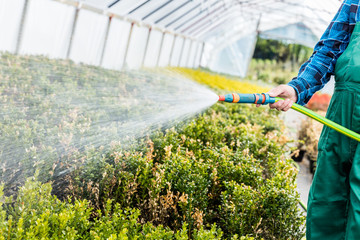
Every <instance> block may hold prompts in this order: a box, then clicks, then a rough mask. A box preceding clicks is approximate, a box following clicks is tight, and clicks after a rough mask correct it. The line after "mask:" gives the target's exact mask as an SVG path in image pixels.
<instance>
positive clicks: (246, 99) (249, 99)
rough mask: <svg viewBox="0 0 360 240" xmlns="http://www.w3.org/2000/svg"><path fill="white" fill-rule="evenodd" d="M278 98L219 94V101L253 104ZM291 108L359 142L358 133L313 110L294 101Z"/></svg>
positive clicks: (271, 101)
mask: <svg viewBox="0 0 360 240" xmlns="http://www.w3.org/2000/svg"><path fill="white" fill-rule="evenodd" d="M279 100H283V99H282V98H278V97H276V98H275V97H270V96H269V94H267V93H262V94H239V93H233V94H226V95H224V96H219V101H224V102H232V103H254V104H263V105H265V104H268V103H274V102H277V101H279ZM291 108H292V109H294V110H296V111H298V112H300V113H302V114H305V115H306V116H308V117H310V118H312V119H314V120H316V121H318V122H320V123H322V124H324V125H325V126H327V127H329V128H332V129H334V130H335V131H338V132H340V133H342V134H344V135H345V136H348V137H350V138H352V139H355V140H356V141H359V142H360V134H358V133H356V132H354V131H351V130H350V129H347V128H345V127H343V126H341V125H340V124H337V123H335V122H333V121H331V120H329V119H327V118H325V117H323V116H321V115H319V114H317V113H315V112H313V111H311V110H310V109H307V108H305V107H303V106H300V105H299V104H296V103H294V104H293V105H292V106H291Z"/></svg>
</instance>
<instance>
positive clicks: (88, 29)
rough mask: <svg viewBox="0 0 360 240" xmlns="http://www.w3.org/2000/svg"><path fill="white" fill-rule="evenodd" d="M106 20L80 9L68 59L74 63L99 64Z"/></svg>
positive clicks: (103, 17) (104, 17)
mask: <svg viewBox="0 0 360 240" xmlns="http://www.w3.org/2000/svg"><path fill="white" fill-rule="evenodd" d="M107 22H108V18H107V17H106V16H104V15H100V14H97V13H94V12H90V11H88V10H83V9H81V10H80V12H79V17H78V20H77V24H76V28H75V34H74V39H73V44H72V47H71V52H70V58H71V59H72V60H74V61H75V62H82V63H87V64H93V65H98V64H100V57H101V50H102V46H103V42H104V36H105V31H106V26H107Z"/></svg>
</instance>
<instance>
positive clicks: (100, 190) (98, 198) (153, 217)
mask: <svg viewBox="0 0 360 240" xmlns="http://www.w3.org/2000/svg"><path fill="white" fill-rule="evenodd" d="M52 61H55V60H52ZM282 130H283V126H282V124H281V123H279V121H278V116H277V113H275V112H272V111H270V110H268V109H265V108H255V107H249V106H242V105H236V104H220V103H219V104H216V105H215V106H213V107H212V108H210V109H208V110H207V111H206V112H204V113H202V114H200V115H199V116H197V117H196V118H194V119H193V120H191V121H189V122H185V123H182V124H181V125H177V126H176V127H174V128H171V129H160V130H159V131H156V132H155V133H152V134H151V135H150V136H148V137H147V138H143V139H139V140H138V142H137V144H136V145H133V147H131V148H129V146H127V148H125V147H124V146H123V145H121V144H112V145H111V147H110V149H106V150H104V149H102V148H91V149H88V150H87V151H86V152H85V154H83V155H81V157H82V161H83V162H84V164H83V165H79V166H77V167H76V168H73V169H72V171H71V172H70V173H69V174H67V175H66V177H65V178H62V179H53V181H51V182H48V183H43V182H41V181H39V179H41V180H42V179H43V178H42V176H41V169H40V172H39V173H38V174H37V175H35V177H32V178H29V179H28V180H27V181H26V183H25V184H24V185H23V186H22V187H20V189H19V190H18V192H17V194H16V195H14V196H13V197H9V198H6V197H4V195H3V194H2V191H0V198H1V200H0V204H1V205H0V239H301V238H302V237H303V235H304V234H303V224H304V217H303V216H302V215H301V212H300V210H299V209H298V207H297V204H298V201H299V195H298V193H297V192H296V189H295V179H296V169H295V168H293V167H292V165H291V162H290V160H289V159H287V157H286V154H287V147H286V144H287V142H288V140H287V139H286V138H285V137H284V136H283V135H282ZM75 157H76V156H75ZM36 168H37V167H36V166H34V167H33V169H36ZM64 182H65V184H64ZM54 185H55V186H59V185H60V186H62V188H59V187H57V190H56V191H54V190H53V189H52V186H54ZM59 190H62V191H59ZM54 193H55V195H54ZM59 197H60V199H59Z"/></svg>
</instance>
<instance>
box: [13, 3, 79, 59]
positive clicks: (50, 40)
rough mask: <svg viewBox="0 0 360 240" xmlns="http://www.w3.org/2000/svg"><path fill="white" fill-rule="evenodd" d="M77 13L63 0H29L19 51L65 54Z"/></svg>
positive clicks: (34, 53)
mask: <svg viewBox="0 0 360 240" xmlns="http://www.w3.org/2000/svg"><path fill="white" fill-rule="evenodd" d="M74 14H75V8H74V7H72V6H68V5H65V4H62V3H58V2H55V1H48V0H32V1H30V3H29V7H28V12H27V16H26V21H25V26H24V30H23V31H24V32H23V39H22V41H21V45H20V51H19V53H21V54H32V55H45V56H48V57H52V58H65V57H66V52H67V47H68V44H69V34H70V32H71V24H72V19H73V15H74Z"/></svg>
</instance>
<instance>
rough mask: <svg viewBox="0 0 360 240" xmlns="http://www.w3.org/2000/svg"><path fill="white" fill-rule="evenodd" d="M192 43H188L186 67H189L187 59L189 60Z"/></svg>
mask: <svg viewBox="0 0 360 240" xmlns="http://www.w3.org/2000/svg"><path fill="white" fill-rule="evenodd" d="M193 43H194V41H191V43H190V47H189V52H188V55H187V59H186V67H188V66H189V59H190V54H191V48H192V45H193Z"/></svg>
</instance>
